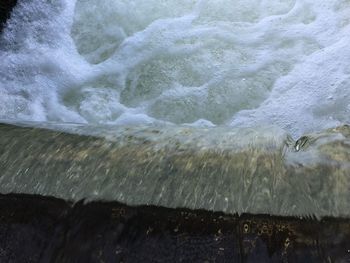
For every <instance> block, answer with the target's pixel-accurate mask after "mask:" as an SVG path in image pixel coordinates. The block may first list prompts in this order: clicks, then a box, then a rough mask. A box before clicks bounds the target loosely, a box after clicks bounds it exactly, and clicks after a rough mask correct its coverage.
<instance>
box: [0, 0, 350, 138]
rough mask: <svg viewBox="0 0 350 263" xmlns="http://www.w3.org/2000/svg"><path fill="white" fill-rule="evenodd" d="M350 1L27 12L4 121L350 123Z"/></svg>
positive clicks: (4, 58) (170, 3)
mask: <svg viewBox="0 0 350 263" xmlns="http://www.w3.org/2000/svg"><path fill="white" fill-rule="evenodd" d="M349 14H350V1H349V0H327V1H314V0H275V1H271V0H207V1H205V0H203V1H200V0H162V1H154V0H118V1H116V0H115V1H112V0H77V1H73V0H56V1H51V0H26V1H19V4H18V5H17V7H16V8H15V10H14V12H13V14H12V17H11V19H10V20H9V21H8V24H7V28H6V29H5V30H4V33H3V35H2V36H1V40H0V61H1V63H0V118H1V119H15V120H27V121H28V120H29V121H59V122H76V123H93V124H148V123H175V124H181V123H189V124H193V125H198V126H214V125H228V126H234V127H240V126H255V125H266V124H274V125H277V126H279V127H281V128H283V129H286V130H287V131H289V132H290V133H291V134H293V135H299V134H301V133H304V132H310V131H314V130H319V129H323V128H326V127H330V126H334V125H338V124H339V123H344V122H349V121H350V117H349V116H350V114H349V112H350V104H349V102H350V88H349V85H350V48H349V46H350V18H349Z"/></svg>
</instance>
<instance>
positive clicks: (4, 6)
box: [0, 0, 17, 33]
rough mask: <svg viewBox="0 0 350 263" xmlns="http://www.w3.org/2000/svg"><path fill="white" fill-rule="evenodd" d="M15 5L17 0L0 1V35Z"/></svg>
mask: <svg viewBox="0 0 350 263" xmlns="http://www.w3.org/2000/svg"><path fill="white" fill-rule="evenodd" d="M16 4H17V0H1V2H0V33H1V31H2V29H3V28H4V25H5V23H6V21H7V19H9V18H10V15H11V11H12V9H13V8H14V7H15V5H16Z"/></svg>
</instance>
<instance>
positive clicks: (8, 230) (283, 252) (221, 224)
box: [0, 194, 350, 263]
mask: <svg viewBox="0 0 350 263" xmlns="http://www.w3.org/2000/svg"><path fill="white" fill-rule="evenodd" d="M0 211H1V217H0V248H1V253H0V261H1V262H60V263H63V262H84V263H85V262H179V261H182V262H190V261H194V262H347V260H349V259H350V257H349V256H350V255H349V253H348V249H349V247H348V244H349V243H350V222H349V220H345V219H335V218H325V219H323V220H321V221H318V220H316V219H312V218H304V219H300V218H296V217H276V216H267V215H250V214H244V215H241V216H238V215H228V214H224V213H221V212H216V213H215V212H210V211H204V210H188V209H169V208H163V207H155V206H138V207H131V206H126V205H124V204H121V203H118V202H91V203H88V204H84V203H83V202H78V203H76V204H73V203H71V202H67V201H64V200H61V199H56V198H49V197H43V196H34V195H23V194H22V195H13V194H12V195H0Z"/></svg>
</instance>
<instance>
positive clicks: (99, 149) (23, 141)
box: [0, 124, 350, 218]
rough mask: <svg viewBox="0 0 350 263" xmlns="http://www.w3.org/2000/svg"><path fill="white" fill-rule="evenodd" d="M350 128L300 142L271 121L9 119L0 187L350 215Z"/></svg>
mask: <svg viewBox="0 0 350 263" xmlns="http://www.w3.org/2000/svg"><path fill="white" fill-rule="evenodd" d="M47 128H49V129H47ZM53 129H55V130H53ZM349 134H350V128H349V127H348V126H342V127H338V128H335V129H330V130H327V131H324V132H323V133H319V134H313V135H308V136H306V137H304V139H303V140H301V141H298V142H297V143H295V142H294V141H293V140H291V139H290V137H289V136H288V135H287V134H286V133H284V132H283V131H281V130H279V129H271V128H259V129H232V128H231V129H230V128H208V129H200V128H191V127H181V126H176V127H175V126H172V127H114V128H113V127H108V126H106V127H99V128H98V127H92V126H79V125H65V126H62V125H51V126H50V125H46V129H44V128H32V127H18V126H13V125H8V124H2V125H1V126H0V171H1V176H0V192H1V193H26V194H40V195H45V196H54V197H58V198H62V199H65V200H71V201H78V200H82V199H85V200H89V201H91V200H108V201H118V202H123V203H126V204H128V205H143V204H150V205H159V206H165V207H172V208H177V207H184V208H191V209H206V210H213V211H222V212H226V213H254V214H271V215H281V216H291V215H292V216H303V215H314V216H317V217H320V218H321V217H324V216H334V217H348V216H349V211H350V194H349V189H350V179H349V176H350V175H349V163H350V156H349V152H350V149H349V147H350V136H349Z"/></svg>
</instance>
